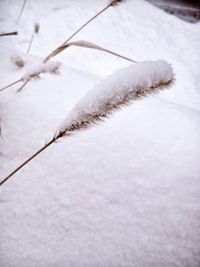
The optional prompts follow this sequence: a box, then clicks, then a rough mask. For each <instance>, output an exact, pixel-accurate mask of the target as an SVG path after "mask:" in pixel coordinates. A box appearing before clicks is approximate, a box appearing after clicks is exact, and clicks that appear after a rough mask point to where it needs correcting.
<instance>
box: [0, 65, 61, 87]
mask: <svg viewBox="0 0 200 267" xmlns="http://www.w3.org/2000/svg"><path fill="white" fill-rule="evenodd" d="M60 66H61V63H60V62H58V61H54V62H52V61H50V62H47V63H43V62H42V63H39V64H37V65H34V66H32V67H31V68H30V69H29V70H27V71H26V72H25V73H24V75H23V76H22V77H21V79H19V80H17V81H16V82H14V83H11V84H9V85H7V86H5V87H3V88H1V89H0V92H1V91H4V90H5V89H7V88H8V87H10V86H12V85H14V84H17V83H19V82H23V85H22V86H21V87H20V88H19V89H18V91H21V90H22V89H23V87H24V85H25V84H27V83H28V82H29V81H30V80H37V79H40V74H42V73H49V74H52V75H57V74H59V73H60V72H59V69H60Z"/></svg>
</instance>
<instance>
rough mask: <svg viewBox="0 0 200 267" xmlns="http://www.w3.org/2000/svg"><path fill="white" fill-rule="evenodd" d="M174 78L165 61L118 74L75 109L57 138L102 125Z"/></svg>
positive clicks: (129, 67) (121, 71)
mask: <svg viewBox="0 0 200 267" xmlns="http://www.w3.org/2000/svg"><path fill="white" fill-rule="evenodd" d="M173 78H174V74H173V70H172V67H171V66H170V65H169V64H168V63H167V62H165V61H163V60H160V61H155V62H153V61H145V62H141V63H137V64H131V65H130V66H128V67H126V68H123V69H121V70H118V71H116V72H115V73H114V74H113V75H111V76H109V77H107V78H106V79H105V80H103V81H102V82H100V83H99V84H98V85H97V86H96V87H95V88H93V89H91V90H90V91H89V92H87V93H86V95H84V96H83V97H82V98H81V99H80V100H79V102H78V103H77V104H76V105H75V107H74V108H73V109H72V111H71V112H70V113H69V115H68V116H67V117H66V119H65V120H64V122H63V123H62V124H61V126H60V127H59V129H58V130H57V133H56V135H55V137H57V136H59V135H60V133H68V132H73V131H74V130H81V129H82V128H84V127H85V126H90V125H91V124H93V123H98V122H99V120H101V119H103V118H105V117H107V116H108V115H109V114H110V113H111V112H112V111H114V110H116V109H119V108H120V107H122V106H124V105H125V104H128V103H129V102H130V101H131V100H137V99H138V98H141V97H144V96H146V95H148V94H150V93H153V92H155V91H158V90H160V89H163V87H164V88H165V87H167V85H169V84H170V83H171V82H172V80H173Z"/></svg>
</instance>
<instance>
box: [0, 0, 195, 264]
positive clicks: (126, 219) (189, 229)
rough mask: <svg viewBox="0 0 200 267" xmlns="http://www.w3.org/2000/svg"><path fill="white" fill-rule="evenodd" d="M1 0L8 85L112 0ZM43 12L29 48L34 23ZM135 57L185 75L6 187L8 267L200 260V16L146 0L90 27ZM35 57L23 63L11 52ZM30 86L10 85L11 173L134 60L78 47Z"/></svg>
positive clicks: (0, 98) (1, 239)
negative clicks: (187, 17) (192, 18)
mask: <svg viewBox="0 0 200 267" xmlns="http://www.w3.org/2000/svg"><path fill="white" fill-rule="evenodd" d="M22 2H23V1H12V0H1V1H0V29H1V31H9V30H15V29H17V30H18V32H19V35H18V36H17V37H4V38H3V37H1V39H0V45H1V48H0V56H1V64H0V70H1V77H0V79H1V86H0V87H2V86H4V85H6V84H8V83H10V82H13V81H15V80H17V79H19V78H21V76H22V75H23V74H24V72H25V69H28V67H30V66H32V65H33V64H34V63H38V62H39V61H40V60H41V58H44V57H45V56H47V55H48V53H49V52H50V51H51V50H52V49H54V48H55V47H57V46H58V45H59V44H60V43H62V42H63V41H64V40H66V39H67V37H68V36H69V35H70V34H71V33H72V32H73V31H74V30H76V29H77V27H79V26H80V25H81V24H83V23H84V22H85V21H86V20H87V19H89V18H90V17H91V16H93V15H94V14H95V13H96V12H97V11H99V10H100V9H101V8H103V7H104V6H105V5H106V3H107V1H106V0H95V1H94V0H84V1H81V0H75V1H69V0H67V1H66V0H65V1H64V0H60V1H56V0H54V1H47V0H43V1H40V0H34V1H31V0H29V1H27V5H26V7H25V10H24V12H23V15H22V17H21V20H20V22H19V24H18V26H16V25H15V22H16V20H17V16H18V14H19V12H20V8H21V5H22ZM36 21H37V22H39V24H40V31H39V33H38V35H36V36H35V38H34V41H33V45H32V47H31V50H30V54H31V55H30V56H26V55H25V53H26V50H27V48H28V42H29V40H30V38H31V34H32V29H33V25H34V23H35V22H36ZM80 39H84V40H87V41H91V42H93V43H96V44H97V45H100V46H102V47H105V48H107V49H111V50H113V51H115V52H118V53H120V54H123V55H125V56H128V57H131V58H133V59H135V60H136V61H143V60H158V59H164V60H166V61H168V62H170V63H171V64H172V67H173V69H174V72H175V75H176V81H175V84H174V86H173V87H172V88H171V89H170V90H165V91H163V92H161V93H160V94H159V95H157V96H152V97H148V98H146V99H144V100H142V101H139V102H135V103H134V104H132V105H130V106H129V107H125V108H124V109H122V110H121V111H120V112H117V113H116V114H114V115H113V116H112V118H110V119H108V120H107V121H106V122H104V123H102V124H100V125H99V126H96V127H95V128H91V129H89V130H87V131H83V132H80V133H77V134H76V135H74V136H71V137H66V138H64V139H63V140H62V141H61V142H58V143H57V144H54V145H52V146H51V147H50V148H49V149H48V150H47V151H46V152H44V153H43V154H41V155H40V156H39V157H38V158H37V159H35V160H34V161H33V162H31V163H30V164H29V165H27V166H26V167H25V168H24V169H22V170H21V171H20V172H19V173H18V174H16V175H15V176H14V177H13V178H12V179H11V180H10V181H8V182H7V183H5V184H4V185H3V186H2V187H1V188H0V266H2V267H32V266H34V267H35V266H41V267H47V266H54V267H57V266H59V267H71V266H73V267H79V266H84V267H96V266H99V267H118V266H121V267H133V266H134V267H155V266H158V267H160V266H164V267H169V266H170V267H171V266H172V267H177V266H178V267H199V266H200V256H199V255H200V164H199V158H200V88H199V62H198V61H199V56H200V53H199V46H200V27H199V23H196V24H189V23H187V22H184V21H182V20H180V19H178V18H176V17H174V16H171V15H168V14H166V13H165V12H164V11H162V10H160V9H157V8H156V7H154V6H152V5H150V4H149V3H147V2H145V1H142V0H125V1H122V3H120V5H118V6H115V7H111V8H109V9H108V10H107V11H105V12H104V13H103V14H102V15H101V16H100V17H98V18H97V19H96V20H95V21H93V22H92V23H91V24H89V25H88V27H86V28H85V29H84V30H83V31H82V32H80V33H79V34H78V35H77V36H76V38H74V40H80ZM16 54H17V55H20V56H22V57H25V58H26V60H27V61H28V63H27V65H25V67H24V69H22V70H19V69H17V68H16V67H15V66H14V65H13V63H12V62H11V59H10V57H11V56H13V55H16ZM55 60H59V61H61V62H62V67H61V74H60V75H57V76H51V75H49V74H45V75H43V79H41V80H38V81H32V82H30V83H29V84H28V85H27V87H26V88H25V89H24V91H22V92H21V93H18V94H16V89H17V88H18V87H19V86H17V85H16V86H14V87H11V88H9V89H7V90H5V91H4V92H1V94H0V117H1V118H0V119H1V120H0V122H1V128H2V129H1V130H2V135H3V138H2V139H1V140H0V178H1V179H2V178H3V177H5V176H6V175H7V174H8V173H9V172H10V171H11V170H12V169H13V168H15V167H16V166H17V164H19V163H21V162H22V161H23V160H24V159H26V158H27V157H28V156H30V155H31V154H32V153H33V152H35V150H37V149H38V148H40V147H41V146H42V145H43V144H44V143H45V142H46V141H48V140H49V139H50V138H51V137H52V136H53V134H54V132H55V130H56V129H57V127H58V125H59V124H60V122H61V121H62V120H63V119H64V118H65V117H66V115H67V114H68V112H69V111H70V110H71V109H72V108H73V107H74V105H75V104H76V103H77V101H78V100H79V99H80V97H82V96H83V95H84V94H85V93H86V92H87V91H88V90H90V89H92V88H93V87H94V86H95V85H96V84H97V83H98V82H99V81H100V80H102V79H103V78H105V77H106V76H107V75H109V74H111V73H113V72H114V71H115V70H117V69H120V68H122V67H125V66H127V65H129V64H130V62H127V61H125V60H123V59H119V58H116V57H114V56H112V55H108V54H105V53H101V52H99V51H93V50H89V49H84V48H78V47H72V48H69V49H67V50H66V51H64V52H62V53H60V54H59V55H58V56H57V57H56V58H55Z"/></svg>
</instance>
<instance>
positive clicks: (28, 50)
mask: <svg viewBox="0 0 200 267" xmlns="http://www.w3.org/2000/svg"><path fill="white" fill-rule="evenodd" d="M34 35H35V30H33V33H32V35H31V40H30V42H29V46H28V49H27V52H26V53H27V54H29V52H30V49H31V45H32V42H33V38H34Z"/></svg>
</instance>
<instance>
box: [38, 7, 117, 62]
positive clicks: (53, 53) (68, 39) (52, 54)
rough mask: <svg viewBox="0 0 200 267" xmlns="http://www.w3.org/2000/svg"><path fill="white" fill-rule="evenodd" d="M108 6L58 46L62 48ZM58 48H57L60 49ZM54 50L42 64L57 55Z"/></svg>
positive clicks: (105, 8)
mask: <svg viewBox="0 0 200 267" xmlns="http://www.w3.org/2000/svg"><path fill="white" fill-rule="evenodd" d="M110 6H112V3H110V4H109V5H107V6H106V7H104V8H103V9H102V10H100V11H99V12H98V13H97V14H96V15H94V16H93V17H92V18H91V19H89V20H88V21H87V22H85V23H84V24H83V25H82V26H81V27H80V28H78V29H77V30H76V31H75V32H74V33H73V34H72V35H70V36H69V37H68V38H67V40H66V41H65V42H64V43H63V44H61V45H60V46H63V45H65V44H67V43H68V42H69V41H70V40H71V39H72V38H73V37H74V36H75V35H77V33H79V32H80V31H81V30H82V29H83V28H85V27H86V26H87V25H88V24H89V23H90V22H91V21H93V20H94V19H95V18H97V17H98V16H99V15H101V14H102V13H103V12H104V11H105V10H107V9H108V8H109V7H110ZM60 46H59V47H60ZM59 47H58V48H56V49H55V50H53V51H52V52H51V53H50V54H49V55H48V56H47V57H45V59H44V61H43V62H47V61H48V60H49V59H50V58H51V57H53V56H55V55H57V53H56V51H57V50H58V49H59Z"/></svg>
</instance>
